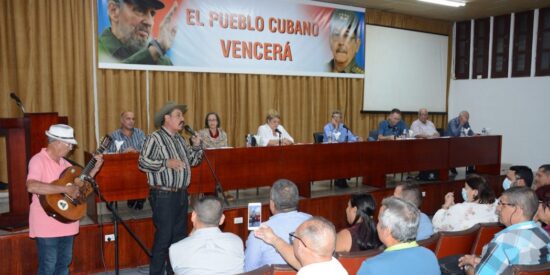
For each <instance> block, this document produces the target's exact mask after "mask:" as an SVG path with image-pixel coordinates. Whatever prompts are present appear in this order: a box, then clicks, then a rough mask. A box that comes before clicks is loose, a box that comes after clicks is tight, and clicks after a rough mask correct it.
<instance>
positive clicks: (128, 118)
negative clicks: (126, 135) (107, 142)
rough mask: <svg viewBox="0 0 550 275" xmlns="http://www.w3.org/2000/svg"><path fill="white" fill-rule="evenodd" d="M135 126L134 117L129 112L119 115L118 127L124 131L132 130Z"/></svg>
mask: <svg viewBox="0 0 550 275" xmlns="http://www.w3.org/2000/svg"><path fill="white" fill-rule="evenodd" d="M135 124H136V116H135V115H134V113H133V112H131V111H123V112H122V113H120V127H121V128H122V129H124V130H132V129H134V126H135Z"/></svg>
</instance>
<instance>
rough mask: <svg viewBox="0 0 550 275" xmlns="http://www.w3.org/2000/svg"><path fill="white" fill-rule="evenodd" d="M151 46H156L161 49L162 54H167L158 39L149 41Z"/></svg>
mask: <svg viewBox="0 0 550 275" xmlns="http://www.w3.org/2000/svg"><path fill="white" fill-rule="evenodd" d="M149 46H153V47H155V48H156V49H157V50H158V51H159V53H160V55H165V54H166V51H165V50H164V49H163V48H162V47H161V46H160V43H159V42H158V41H157V40H156V39H153V40H151V41H150V42H149Z"/></svg>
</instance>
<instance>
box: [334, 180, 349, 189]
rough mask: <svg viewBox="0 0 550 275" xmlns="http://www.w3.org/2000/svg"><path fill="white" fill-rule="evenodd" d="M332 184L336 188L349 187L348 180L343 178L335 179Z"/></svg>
mask: <svg viewBox="0 0 550 275" xmlns="http://www.w3.org/2000/svg"><path fill="white" fill-rule="evenodd" d="M334 186H336V187H338V188H342V189H344V188H349V185H348V182H347V181H346V180H345V179H337V180H335V181H334Z"/></svg>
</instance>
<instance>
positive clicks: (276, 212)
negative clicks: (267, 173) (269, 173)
mask: <svg viewBox="0 0 550 275" xmlns="http://www.w3.org/2000/svg"><path fill="white" fill-rule="evenodd" d="M298 200H299V195H298V188H297V187H296V184H294V183H293V182H291V181H289V180H287V179H280V180H277V181H276V182H275V183H273V186H272V187H271V194H270V200H269V209H270V210H271V213H272V214H273V216H271V217H270V218H269V220H267V221H266V222H265V223H264V225H266V226H269V227H270V228H271V229H272V230H273V231H274V233H275V235H277V236H278V237H279V238H281V239H282V240H283V241H285V242H286V243H287V244H288V242H289V241H288V233H290V232H293V231H295V230H296V228H297V227H298V226H299V225H300V224H302V223H303V222H304V221H306V220H307V219H309V218H311V215H309V214H306V213H302V212H298V211H297V209H298ZM244 263H245V265H244V268H245V270H246V271H250V270H254V269H256V268H259V267H261V266H263V265H266V264H286V262H285V260H283V258H282V257H281V255H280V254H279V253H278V252H277V251H276V250H275V248H274V247H273V246H271V245H269V244H266V243H265V242H263V241H262V240H261V239H258V238H256V236H255V235H254V232H251V233H250V235H249V236H248V239H247V240H246V250H245V259H244Z"/></svg>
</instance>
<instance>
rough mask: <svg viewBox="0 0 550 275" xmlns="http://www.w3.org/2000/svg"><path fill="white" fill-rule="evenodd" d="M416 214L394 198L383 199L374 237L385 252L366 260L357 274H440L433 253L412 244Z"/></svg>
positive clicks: (404, 202)
mask: <svg viewBox="0 0 550 275" xmlns="http://www.w3.org/2000/svg"><path fill="white" fill-rule="evenodd" d="M419 221H420V211H419V210H418V208H416V206H414V205H413V204H411V203H409V202H406V201H404V200H402V199H399V198H396V197H389V198H385V199H384V200H383V201H382V207H380V214H379V216H378V225H377V226H376V227H377V230H378V236H379V237H380V240H381V241H382V243H384V245H386V247H387V248H386V249H385V250H384V252H383V253H382V254H380V255H377V256H375V257H372V258H370V259H367V260H365V261H364V262H363V264H361V268H359V271H358V272H357V274H360V275H365V274H412V275H428V274H430V275H432V274H435V275H438V274H441V271H440V270H439V264H438V262H437V258H436V257H435V255H434V253H433V252H432V251H431V250H429V249H427V248H425V247H422V246H418V244H417V243H416V241H415V239H416V232H417V230H418V223H419Z"/></svg>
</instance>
